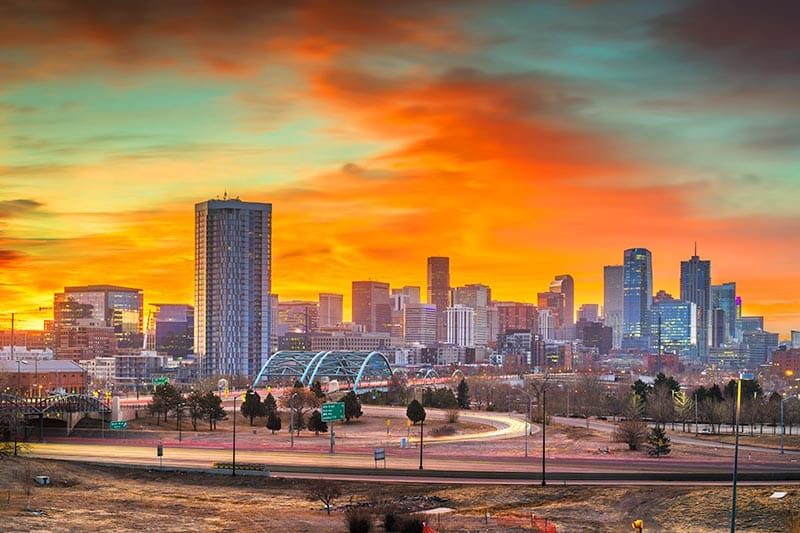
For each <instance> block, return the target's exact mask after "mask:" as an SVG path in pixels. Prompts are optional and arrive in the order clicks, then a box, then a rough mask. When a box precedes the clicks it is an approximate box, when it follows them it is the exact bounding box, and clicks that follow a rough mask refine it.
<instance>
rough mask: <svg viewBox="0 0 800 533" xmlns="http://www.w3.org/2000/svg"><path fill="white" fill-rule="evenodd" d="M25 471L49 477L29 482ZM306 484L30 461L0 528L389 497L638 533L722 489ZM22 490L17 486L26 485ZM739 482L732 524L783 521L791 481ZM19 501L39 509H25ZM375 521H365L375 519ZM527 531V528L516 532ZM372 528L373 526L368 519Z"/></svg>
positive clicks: (566, 526)
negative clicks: (321, 491) (335, 488)
mask: <svg viewBox="0 0 800 533" xmlns="http://www.w3.org/2000/svg"><path fill="white" fill-rule="evenodd" d="M33 475H49V476H50V477H51V479H52V485H51V486H48V487H36V486H33V484H32V483H31V482H30V478H31V477H32V476H33ZM315 483H318V482H317V481H313V480H309V481H305V480H290V479H274V478H273V479H270V478H263V477H242V476H239V477H236V478H232V477H230V476H224V475H207V474H198V473H180V472H172V473H166V472H155V471H146V470H129V469H123V468H113V467H98V466H87V465H80V464H73V463H62V462H58V461H46V460H37V459H23V460H18V461H15V460H7V461H4V462H3V463H2V464H0V520H2V523H3V525H4V526H3V530H4V531H12V532H17V531H20V532H21V531H141V530H158V531H188V530H193V531H242V530H250V531H292V532H295V531H296V532H309V533H311V532H320V531H345V528H344V520H343V514H344V513H343V506H345V505H347V504H352V505H363V506H365V507H366V508H367V509H371V510H375V511H376V512H377V510H378V509H379V508H380V507H381V506H382V505H386V504H389V503H395V504H398V505H400V506H406V507H408V508H410V509H411V510H420V509H425V508H432V507H440V506H446V507H449V508H452V509H454V512H452V513H448V514H445V515H441V516H438V517H434V518H432V519H431V523H432V525H433V526H434V527H436V528H437V530H438V531H440V532H441V531H446V532H466V531H530V528H529V523H530V513H531V512H533V513H535V514H536V515H537V516H542V517H545V518H547V519H548V520H549V521H552V522H554V523H555V524H556V526H557V528H558V531H568V532H573V531H592V532H618V531H626V530H629V529H630V522H631V521H632V520H633V519H635V518H642V519H644V520H645V524H646V526H647V527H646V529H645V530H646V531H648V532H649V531H669V532H685V531H693V532H701V533H706V532H707V533H711V532H717V531H723V530H725V529H726V528H727V526H726V524H727V520H728V513H729V504H730V488H728V487H675V486H662V487H611V486H603V487H575V486H547V487H541V486H484V485H468V486H456V485H435V484H425V485H416V484H400V485H395V484H391V483H384V484H381V483H369V484H367V483H361V482H341V487H342V492H343V496H342V497H340V498H339V499H338V500H337V501H336V505H337V507H336V509H335V510H334V512H333V513H332V514H331V515H330V516H328V515H327V514H325V512H324V511H323V510H322V504H321V503H320V502H312V501H309V500H308V494H309V491H310V489H311V487H313V486H314V484H315ZM28 489H29V492H30V496H28V495H27V494H26V492H27V491H28ZM773 490H781V487H767V486H759V487H741V488H740V491H739V498H740V499H739V521H738V523H739V531H748V532H753V533H756V532H758V533H768V532H769V533H773V532H777V531H800V529H797V528H796V526H795V529H788V528H789V527H790V526H789V517H790V512H791V510H792V508H795V509H796V508H797V507H798V498H800V490H798V489H796V488H784V489H783V490H786V491H787V492H788V495H787V496H786V498H784V499H783V500H774V499H770V498H769V496H770V494H771V493H772V492H773ZM29 501H30V508H31V509H33V510H35V511H39V512H38V513H35V512H30V511H27V510H26V508H27V507H28V502H29ZM379 523H380V520H378V519H376V524H379ZM526 528H527V529H526ZM376 530H377V531H382V528H381V527H377V528H376Z"/></svg>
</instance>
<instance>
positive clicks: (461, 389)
mask: <svg viewBox="0 0 800 533" xmlns="http://www.w3.org/2000/svg"><path fill="white" fill-rule="evenodd" d="M456 398H457V399H458V407H459V408H461V409H469V385H468V384H467V380H466V379H464V378H461V381H460V382H459V384H458V389H457V394H456Z"/></svg>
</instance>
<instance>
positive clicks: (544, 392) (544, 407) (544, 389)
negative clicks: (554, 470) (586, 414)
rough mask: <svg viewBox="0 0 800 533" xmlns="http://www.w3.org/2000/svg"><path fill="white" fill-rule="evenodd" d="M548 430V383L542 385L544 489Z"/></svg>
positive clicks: (543, 484) (543, 483) (545, 483)
mask: <svg viewBox="0 0 800 533" xmlns="http://www.w3.org/2000/svg"><path fill="white" fill-rule="evenodd" d="M587 420H588V418H587ZM546 428H547V383H544V384H543V385H542V487H544V486H545V485H547V481H546V476H545V455H546V454H547V448H545V433H547V429H546Z"/></svg>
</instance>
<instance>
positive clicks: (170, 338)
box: [145, 304, 194, 357]
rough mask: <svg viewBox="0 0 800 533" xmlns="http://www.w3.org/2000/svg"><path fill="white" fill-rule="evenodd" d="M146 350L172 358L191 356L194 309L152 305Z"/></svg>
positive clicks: (186, 306)
mask: <svg viewBox="0 0 800 533" xmlns="http://www.w3.org/2000/svg"><path fill="white" fill-rule="evenodd" d="M145 348H147V350H150V351H155V352H160V353H162V354H166V355H170V356H172V357H186V356H188V355H190V354H191V353H192V350H193V349H194V307H192V306H191V305H186V304H150V309H149V310H148V312H147V343H146V344H145Z"/></svg>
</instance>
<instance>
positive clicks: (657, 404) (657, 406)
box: [647, 387, 675, 428]
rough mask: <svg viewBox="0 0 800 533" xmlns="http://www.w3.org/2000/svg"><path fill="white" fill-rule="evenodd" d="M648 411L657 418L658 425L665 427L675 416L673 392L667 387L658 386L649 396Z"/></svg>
mask: <svg viewBox="0 0 800 533" xmlns="http://www.w3.org/2000/svg"><path fill="white" fill-rule="evenodd" d="M647 413H648V414H649V415H650V416H651V417H652V418H653V420H655V422H656V425H657V426H659V427H662V428H663V427H665V424H666V422H667V421H668V420H672V419H673V417H674V416H675V407H674V405H673V401H672V393H671V391H670V389H668V388H667V387H656V388H655V390H654V391H653V392H651V393H650V394H649V395H648V397H647Z"/></svg>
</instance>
